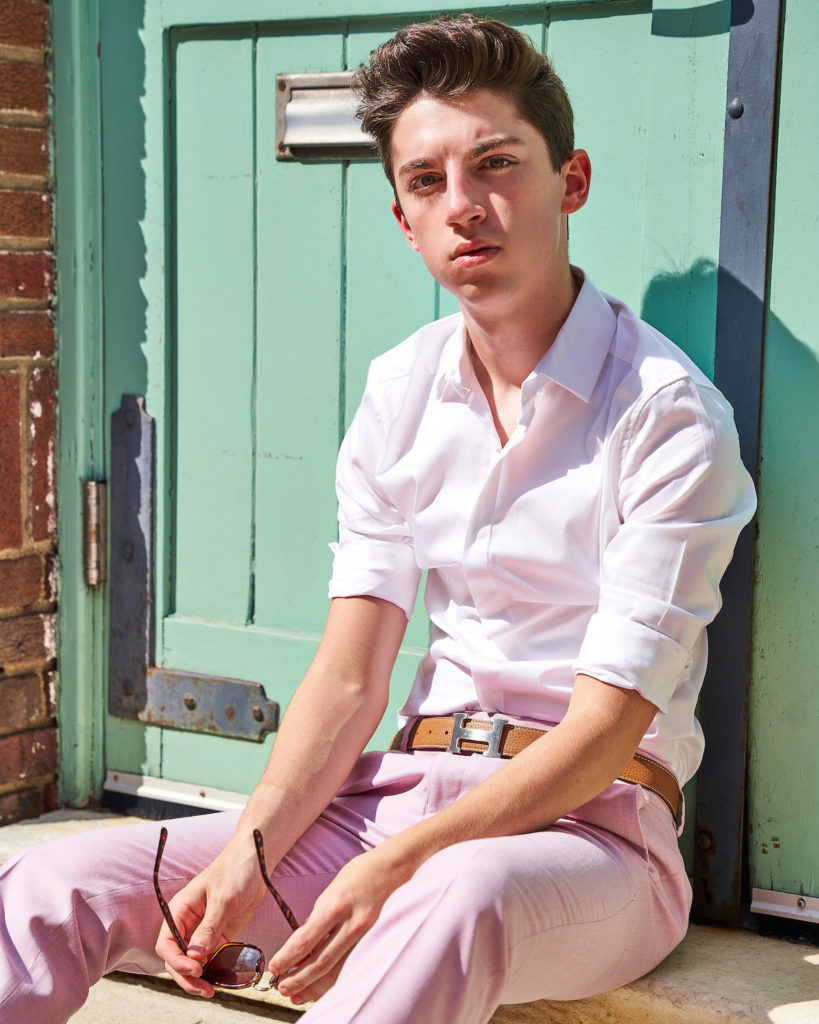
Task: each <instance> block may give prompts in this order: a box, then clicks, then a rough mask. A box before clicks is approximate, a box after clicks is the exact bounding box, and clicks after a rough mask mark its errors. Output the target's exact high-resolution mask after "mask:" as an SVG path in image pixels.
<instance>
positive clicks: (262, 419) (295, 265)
mask: <svg viewBox="0 0 819 1024" xmlns="http://www.w3.org/2000/svg"><path fill="white" fill-rule="evenodd" d="M343 45H344V44H343V38H342V36H341V35H340V34H339V33H338V32H328V33H311V34H310V35H309V36H308V37H306V38H301V39H300V38H299V37H295V38H294V37H288V36H278V37H275V36H274V37H267V38H260V39H259V42H258V73H257V80H258V100H257V119H256V129H257V134H256V138H257V147H258V189H257V197H258V198H257V203H258V226H257V235H258V251H259V262H258V281H257V301H258V311H259V312H258V336H257V353H258V354H257V360H258V381H257V393H256V408H257V421H258V430H257V452H256V476H257V486H256V498H255V509H254V515H255V550H256V565H255V615H254V619H253V621H254V622H255V623H256V625H258V626H266V627H270V628H275V629H279V630H294V631H297V632H299V631H301V632H312V633H315V634H317V633H319V632H320V630H321V626H322V620H323V617H324V614H325V611H326V607H327V579H328V577H329V572H330V564H331V554H330V551H329V549H328V546H327V545H328V543H329V542H330V541H332V540H335V537H336V517H335V502H334V495H333V478H334V473H335V460H336V453H337V450H338V433H339V416H340V415H341V413H340V409H339V368H340V364H341V344H342V342H341V327H340V317H341V307H342V295H343V287H344V282H343V275H344V259H343V251H342V250H343V241H342V238H343V224H344V218H345V211H344V189H343V169H342V168H341V166H340V165H339V164H318V165H312V166H303V165H300V164H296V163H283V162H280V161H278V160H277V159H276V148H275V147H276V139H275V131H274V120H275V97H276V81H275V78H276V74H278V73H285V72H292V71H303V70H308V71H310V70H320V69H322V68H327V67H331V68H337V67H340V66H341V63H342V61H343ZM296 681H297V680H293V681H292V682H291V683H290V684H289V688H288V689H287V691H286V693H287V694H289V693H290V692H292V686H293V685H294V683H295V682H296Z"/></svg>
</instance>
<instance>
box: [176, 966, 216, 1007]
mask: <svg viewBox="0 0 819 1024" xmlns="http://www.w3.org/2000/svg"><path fill="white" fill-rule="evenodd" d="M165 969H166V971H167V972H168V974H170V976H171V977H172V978H173V980H174V981H175V982H176V984H177V985H178V986H179V987H180V988H181V989H182V990H183V992H187V993H188V995H191V996H205V998H207V999H209V998H210V997H211V996H212V995H213V993H214V991H215V989H214V987H213V985H211V984H210V982H207V981H203V980H202V979H201V978H194V977H190V976H189V975H187V974H181V973H180V972H179V971H177V970H175V969H174V967H173V966H172V965H171V964H169V963H168V962H167V961H166V962H165Z"/></svg>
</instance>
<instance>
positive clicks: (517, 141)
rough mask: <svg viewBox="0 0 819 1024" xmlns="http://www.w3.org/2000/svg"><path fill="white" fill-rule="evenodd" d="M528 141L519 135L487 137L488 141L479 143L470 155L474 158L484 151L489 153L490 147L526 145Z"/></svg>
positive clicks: (481, 154)
mask: <svg viewBox="0 0 819 1024" xmlns="http://www.w3.org/2000/svg"><path fill="white" fill-rule="evenodd" d="M525 145H526V142H525V141H524V140H523V139H521V138H518V136H517V135H504V136H502V137H501V138H499V139H487V140H486V142H481V143H480V144H479V145H477V146H475V148H474V149H473V150H472V151H471V152H470V154H469V155H470V156H471V157H472V158H473V160H474V158H475V157H478V156H483V154H484V153H488V152H489V150H490V149H501V148H502V147H503V146H525Z"/></svg>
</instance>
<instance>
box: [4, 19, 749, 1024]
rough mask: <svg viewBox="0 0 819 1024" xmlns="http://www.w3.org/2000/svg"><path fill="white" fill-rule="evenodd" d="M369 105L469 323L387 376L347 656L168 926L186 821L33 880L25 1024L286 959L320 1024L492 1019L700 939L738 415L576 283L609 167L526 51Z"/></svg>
mask: <svg viewBox="0 0 819 1024" xmlns="http://www.w3.org/2000/svg"><path fill="white" fill-rule="evenodd" d="M357 88H358V91H359V94H360V96H361V99H362V107H363V124H364V127H365V129H366V130H367V131H369V132H370V133H372V134H373V135H374V136H375V137H376V139H377V141H378V145H379V148H380V152H381V156H382V159H383V162H384V168H385V171H386V173H387V176H388V178H389V180H390V182H391V184H392V185H393V188H394V192H395V199H394V201H393V204H392V209H393V213H394V215H395V217H396V220H397V221H398V225H399V227H400V229H401V231H402V232H403V233H404V235H405V237H406V239H407V241H408V243H409V244H410V246H412V248H413V249H415V250H417V251H418V252H419V253H420V254H421V257H422V258H423V260H424V262H425V264H426V266H427V267H428V269H429V271H430V273H431V274H432V275H433V277H434V278H435V279H436V281H438V282H439V283H440V284H441V285H442V286H443V287H444V288H446V289H448V290H449V291H450V292H452V293H453V294H454V295H455V296H456V298H457V300H458V304H459V307H460V313H459V314H457V315H455V316H452V317H448V318H446V319H444V320H441V321H438V322H436V323H433V324H430V325H428V326H426V327H422V328H421V329H420V330H419V331H418V332H417V333H416V334H414V335H413V336H412V337H410V338H409V339H407V340H406V341H405V342H403V344H401V345H399V346H398V347H397V348H393V349H392V350H391V351H389V352H387V353H386V354H384V355H382V356H380V357H379V358H377V359H376V360H375V361H374V363H373V364H372V367H371V370H370V374H369V379H368V383H367V388H366V392H365V395H364V398H363V401H362V404H361V407H360V409H359V410H358V413H357V415H356V417H355V420H354V422H353V424H352V426H351V428H350V431H349V434H348V436H347V438H346V439H345V441H344V444H343V446H342V449H341V452H340V456H339V463H338V474H337V489H338V498H339V523H340V533H339V543H338V545H337V548H336V552H335V562H334V571H333V578H332V581H331V584H330V595H331V597H332V603H331V607H330V611H329V616H328V620H327V626H326V629H325V632H324V637H323V639H322V642H321V645H320V648H319V651H318V653H317V655H316V657H315V660H314V662H313V664H312V665H311V667H310V669H309V671H308V672H307V675H306V676H305V678H304V680H303V682H302V684H301V686H300V688H299V690H298V692H297V693H296V695H295V697H294V698H293V700H292V702H291V703H290V706H289V707H288V710H287V713H286V715H285V717H284V719H283V721H282V724H281V728H280V731H279V734H278V736H277V738H276V743H275V746H274V749H273V752H272V754H271V757H270V762H269V765H268V768H267V769H266V771H265V774H264V776H263V778H262V779H261V781H260V782H259V783H258V785H257V786H256V788H255V790H254V792H253V794H252V796H251V797H250V799H249V801H248V804H247V807H246V809H245V810H244V812H243V813H242V814H241V815H239V814H221V815H209V816H206V817H204V818H188V819H184V820H181V821H178V822H171V823H169V824H168V838H167V848H166V850H165V851H164V854H163V859H162V862H161V865H160V868H159V871H158V886H159V888H160V891H161V892H164V893H165V894H167V895H170V894H171V893H173V894H174V895H173V898H172V899H171V900H170V909H167V907H166V908H165V922H164V923H163V916H162V914H163V911H162V910H161V909H160V906H159V904H158V902H157V899H156V897H155V891H154V883H153V878H152V873H153V867H154V861H155V857H156V846H157V839H158V833H159V828H158V826H157V825H155V824H146V825H144V826H131V827H129V828H127V829H122V830H112V831H108V830H106V831H105V832H95V833H94V835H93V838H92V839H87V838H85V837H79V838H75V839H71V840H66V841H63V842H62V845H61V847H60V848H56V847H51V848H48V847H42V848H35V849H33V850H31V851H30V852H29V853H28V854H27V855H26V856H24V857H23V858H22V859H20V860H19V861H18V862H17V863H16V864H15V865H14V866H12V867H11V868H10V870H7V871H6V877H5V878H4V880H3V883H2V885H3V888H2V899H3V912H4V917H5V921H4V927H3V932H2V941H3V943H4V944H5V946H6V964H5V966H4V969H3V970H4V974H5V978H4V979H3V980H2V984H0V1015H2V1018H3V1020H4V1021H5V1022H7V1024H24V1022H25V1024H37V1022H43V1024H45V1022H49V1024H50V1022H55V1021H63V1020H65V1019H66V1018H67V1017H68V1016H69V1015H70V1014H71V1013H72V1012H73V1011H74V1010H76V1008H77V1007H78V1006H80V1005H81V1003H82V1001H83V1000H84V998H85V996H86V994H87V990H88V985H89V984H91V983H93V982H94V981H96V980H97V979H98V978H99V977H100V976H101V975H102V974H104V973H105V972H107V971H111V970H115V969H116V970H131V971H144V972H151V971H156V970H158V969H160V968H162V967H163V966H164V967H166V969H167V970H169V971H170V972H171V974H172V975H173V977H174V978H175V979H176V980H177V982H178V983H179V985H180V986H181V987H182V988H183V989H184V990H185V991H187V992H191V993H199V994H201V995H205V996H209V995H211V994H213V992H214V983H216V984H217V985H218V984H221V985H224V984H226V983H227V984H230V983H232V982H239V983H250V982H251V981H252V980H253V978H254V977H255V976H256V973H258V972H256V973H254V971H255V968H254V967H253V966H252V964H251V967H247V963H248V962H250V961H252V960H253V958H254V957H256V956H258V957H260V958H261V959H260V961H259V962H260V963H261V966H262V967H263V966H264V958H265V955H266V956H267V957H272V959H271V960H270V963H269V966H270V969H271V971H272V972H273V974H274V976H276V978H277V980H278V988H279V991H280V992H281V993H284V994H285V995H288V996H290V998H291V999H292V1000H293V1002H294V1003H296V1004H299V1003H304V1002H307V1001H311V1000H316V999H318V1002H317V1003H316V1004H315V1006H313V1007H312V1008H311V1009H310V1010H309V1011H308V1012H307V1015H306V1016H305V1018H304V1020H305V1024H308V1022H309V1024H318V1022H326V1024H346V1022H358V1024H363V1022H366V1024H401V1022H409V1021H413V1022H418V1021H424V1022H425V1024H458V1022H463V1024H479V1022H482V1021H486V1020H488V1019H489V1017H490V1016H491V1015H492V1013H493V1011H494V1009H495V1008H496V1007H497V1006H498V1004H500V1003H509V1002H521V1001H528V1000H533V999H537V998H550V999H576V998H578V997H581V996H586V995H590V994H592V993H595V992H600V991H603V990H606V989H609V988H613V987H615V986H618V985H622V984H625V983H627V982H629V981H631V980H633V979H635V978H637V977H639V976H641V975H642V974H644V973H645V972H647V971H649V970H650V969H651V968H652V967H654V966H655V965H656V964H657V963H659V962H660V961H661V960H662V959H663V958H664V957H665V956H666V955H667V954H668V953H669V951H670V950H671V949H673V948H674V946H675V945H676V944H677V943H678V942H679V941H680V939H681V938H682V936H683V935H684V933H685V930H686V925H687V918H688V911H689V904H690V888H689V883H688V879H687V877H686V873H685V870H684V867H683V863H682V860H681V857H680V854H679V851H678V847H677V824H676V823H677V819H678V817H679V814H680V807H679V803H680V794H679V787H680V786H681V785H682V784H683V783H684V782H685V781H686V780H687V779H688V778H690V777H691V775H692V774H693V773H694V771H695V770H696V768H697V765H698V763H699V760H700V756H701V751H702V744H703V740H702V734H701V730H700V728H699V726H698V724H697V722H696V720H695V718H694V706H695V703H696V700H697V694H698V691H699V688H700V685H701V683H702V679H703V673H704V670H705V659H706V639H705V627H706V625H707V623H708V622H709V621H710V620H711V619H712V618H713V616H714V615H715V614H716V612H717V610H718V608H719V601H720V599H719V591H718V583H719V579H720V577H721V575H722V573H723V571H724V569H725V567H726V565H727V563H728V561H729V560H730V557H731V554H732V551H733V547H734V543H735V541H736V538H737V535H738V533H739V531H740V529H741V528H742V526H743V524H744V523H746V522H747V521H748V520H749V519H750V517H751V515H752V513H753V509H754V497H753V492H752V487H751V483H750V480H749V477H748V475H747V473H746V472H745V471H744V469H743V467H742V464H741V462H740V458H739V452H738V445H737V438H736V433H735V429H734V426H733V422H732V417H731V410H730V408H729V407H728V405H727V403H726V402H725V400H724V399H723V398H722V396H721V395H720V394H719V393H718V392H717V390H716V389H715V388H714V386H713V385H712V384H711V382H710V381H709V380H708V379H707V378H706V377H705V376H704V375H703V374H702V373H700V372H699V370H697V369H696V367H695V366H694V365H693V364H692V363H691V362H690V361H689V360H688V359H687V357H686V356H685V355H683V354H682V353H681V352H680V351H679V350H678V349H677V348H675V346H674V345H673V344H672V343H671V342H669V341H668V340H667V339H665V338H664V337H662V336H661V335H660V334H658V332H657V331H655V330H653V329H652V328H651V327H649V326H648V325H647V324H645V323H643V322H641V321H640V320H639V319H638V317H637V316H636V315H635V314H634V313H633V312H632V311H631V310H630V309H629V308H628V307H627V306H625V305H624V304H623V303H622V302H619V301H617V300H616V299H613V298H611V297H609V296H606V295H604V294H602V293H601V292H599V291H598V290H597V289H596V288H595V287H594V285H593V284H592V283H591V281H590V280H589V279H588V278H587V277H586V276H585V275H584V274H583V272H582V271H581V270H579V269H577V268H575V267H572V266H571V265H570V263H569V257H568V226H567V221H568V217H569V215H570V214H573V213H575V212H576V211H577V210H579V209H580V208H581V207H582V206H583V204H584V203H585V201H586V198H587V196H588V192H589V183H590V175H591V168H590V163H589V158H588V156H587V154H586V153H585V152H584V151H583V150H582V149H575V148H574V139H573V128H572V112H571V107H570V105H569V101H568V99H567V97H566V93H565V91H564V89H563V86H562V84H561V82H560V81H559V79H558V78H557V77H556V76H555V74H554V71H553V70H552V68H551V66H550V64H549V62H548V60H547V59H546V58H545V57H543V56H542V55H541V54H539V53H537V51H536V50H535V49H534V48H533V47H532V46H531V44H530V43H529V42H528V41H527V40H526V39H525V38H524V37H523V36H521V35H520V34H519V33H517V32H516V31H514V30H512V29H510V28H507V27H506V26H504V25H501V24H499V23H497V22H493V21H485V20H479V19H476V18H473V17H471V16H465V17H461V18H456V19H443V20H438V21H435V22H431V23H427V24H421V25H414V26H410V27H408V28H406V29H402V30H401V31H400V32H399V33H398V34H397V35H396V37H395V38H394V39H392V40H390V41H389V42H387V43H385V44H384V45H383V46H382V47H380V48H379V49H378V50H377V51H376V52H375V53H374V54H373V56H372V58H371V60H370V62H369V64H368V65H367V66H365V67H362V68H361V69H360V70H359V72H358V75H357ZM385 332H386V334H387V335H388V334H389V325H388V324H387V325H385ZM424 569H426V570H427V572H428V581H427V587H426V607H427V612H428V614H429V618H430V622H431V628H430V646H429V650H428V652H427V653H426V655H425V656H424V658H423V660H422V661H421V663H420V665H419V667H418V671H417V674H416V678H415V682H414V685H413V687H412V691H411V693H410V694H409V695H408V697H407V701H406V704H405V706H404V708H403V712H402V719H403V723H404V724H403V726H402V728H401V731H400V732H399V734H398V736H397V737H396V740H395V741H394V743H393V746H392V749H391V750H389V751H387V752H385V753H367V754H364V755H362V751H363V749H364V747H365V746H366V744H367V742H368V741H369V739H370V737H371V735H372V733H373V731H374V729H375V728H376V725H377V724H378V722H379V720H380V718H381V716H382V714H383V712H384V709H385V707H386V703H387V693H388V685H389V679H390V672H391V670H392V667H393V662H394V661H395V658H396V654H397V652H398V648H399V645H400V643H401V639H402V636H403V634H404V630H405V626H406V622H407V618H408V616H409V614H410V612H411V609H412V607H413V604H414V600H415V594H416V589H417V586H418V581H419V578H420V574H421V571H422V570H424ZM635 755H637V756H636V757H635ZM254 830H257V832H258V838H257V841H256V842H255V843H254ZM262 849H263V850H264V853H265V856H266V863H267V865H268V867H269V868H270V875H271V877H272V884H273V886H274V887H275V889H276V890H277V891H278V892H279V893H280V894H281V897H283V902H284V903H285V905H286V906H288V907H289V908H292V910H291V909H288V910H287V913H288V914H290V917H289V918H286V917H285V916H284V915H283V914H282V913H281V911H280V908H279V905H277V902H276V901H274V900H273V899H271V897H270V896H269V894H268V890H267V887H266V885H265V881H264V880H263V875H262V872H260V870H259V858H258V857H257V853H259V852H260V851H261V850H262ZM157 863H159V862H158V860H157ZM281 897H279V899H280V900H281ZM171 920H173V921H174V926H173V928H172V927H171V926H170V924H169V923H168V922H169V921H171ZM298 922H302V924H301V926H300V927H297V923H298ZM294 927H295V928H296V930H295V931H293V930H292V929H293V928H294ZM175 932H176V934H175ZM157 936H158V940H157ZM226 941H228V942H235V943H236V945H230V946H228V947H226V948H225V949H222V950H221V951H220V952H215V951H217V950H219V948H220V946H221V944H222V943H224V942H226ZM245 944H252V947H253V948H255V947H258V949H256V952H255V953H254V952H253V951H252V948H251V947H250V946H247V945H245ZM154 946H155V949H154ZM259 950H263V951H265V953H264V954H262V953H259ZM242 958H245V959H242ZM247 958H250V960H248V959H247Z"/></svg>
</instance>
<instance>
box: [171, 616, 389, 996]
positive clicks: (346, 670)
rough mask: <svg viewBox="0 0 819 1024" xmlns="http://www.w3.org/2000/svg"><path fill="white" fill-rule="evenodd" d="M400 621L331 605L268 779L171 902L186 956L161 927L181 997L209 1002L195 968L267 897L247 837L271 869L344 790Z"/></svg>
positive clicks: (377, 711) (370, 725)
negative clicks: (258, 841)
mask: <svg viewBox="0 0 819 1024" xmlns="http://www.w3.org/2000/svg"><path fill="white" fill-rule="evenodd" d="M406 624H407V623H406V617H405V615H404V612H403V611H402V610H401V609H400V608H398V607H397V606H396V605H394V604H391V603H390V602H389V601H383V600H380V599H379V598H374V597H353V598H336V599H335V600H334V601H333V602H332V604H331V606H330V612H329V615H328V618H327V625H326V627H325V630H324V635H323V637H322V641H321V644H320V646H319V649H318V651H317V653H316V656H315V658H314V659H313V662H312V664H311V665H310V668H309V669H308V671H307V673H306V675H305V677H304V679H303V680H302V682H301V684H300V686H299V688H298V690H297V691H296V693H295V695H294V696H293V699H292V700H291V701H290V704H289V706H288V708H287V712H286V714H285V715H284V718H283V719H282V722H281V726H280V728H279V731H278V734H277V736H276V741H275V743H274V746H273V750H272V752H271V755H270V758H269V761H268V764H267V767H266V769H265V772H264V774H263V776H262V778H261V780H260V781H259V783H258V785H257V786H256V788H255V789H254V791H253V793H252V795H251V796H250V798H249V800H248V803H247V805H246V807H245V810H244V811H243V813H242V816H241V818H240V821H239V824H238V826H237V829H236V831H235V833H234V835H233V837H232V839H231V840H230V842H229V843H228V845H227V846H226V847H225V849H224V851H223V852H222V853H221V854H220V855H219V857H217V858H216V860H215V861H214V862H213V863H212V864H211V865H210V866H209V867H208V868H206V869H205V870H204V871H203V872H202V873H201V874H199V875H198V876H197V877H196V878H194V879H193V880H192V881H191V882H190V883H189V884H188V885H187V886H185V888H184V889H183V890H181V892H179V893H178V894H177V895H176V896H175V897H174V899H173V900H171V908H172V910H173V913H174V917H175V918H176V920H177V924H178V925H179V927H180V928H181V930H182V932H183V934H184V935H185V936H186V937H189V948H188V955H187V956H185V955H184V954H183V953H182V952H181V951H180V949H179V947H178V946H177V945H176V942H175V941H174V939H173V937H172V935H171V934H170V931H169V929H168V927H167V925H163V927H162V931H161V933H160V936H159V939H158V941H157V947H156V948H157V953H158V954H159V955H160V956H161V957H162V958H163V960H165V962H166V966H167V968H168V970H169V972H170V973H171V974H172V975H173V977H174V978H175V979H176V981H177V983H178V984H179V985H180V986H181V987H182V988H184V989H185V990H186V991H187V992H191V993H197V994H202V995H211V994H212V993H213V987H212V986H211V985H209V984H208V983H207V982H204V981H202V980H201V979H200V978H199V974H200V973H201V969H202V968H201V965H202V964H203V963H204V962H205V961H206V960H207V958H208V956H209V955H210V953H211V952H212V951H213V949H214V948H215V947H216V946H217V945H218V944H219V942H221V941H223V940H224V939H226V938H230V939H235V938H237V937H241V928H242V927H243V925H244V924H245V923H246V922H247V921H248V920H249V919H250V917H251V916H252V914H253V911H254V910H255V909H256V907H257V906H258V904H259V902H260V901H261V899H262V898H263V896H264V892H265V891H266V890H265V889H264V885H263V883H262V881H261V878H260V875H259V869H258V865H257V864H256V854H255V848H254V844H253V838H252V834H253V829H254V828H258V829H260V830H261V832H262V835H263V837H264V843H265V851H266V854H267V860H268V863H269V864H271V865H272V864H276V863H277V862H278V861H279V860H280V859H281V858H282V856H284V854H285V853H286V852H287V851H288V850H289V849H290V847H291V846H292V845H293V843H294V842H295V841H296V840H297V839H298V838H299V836H301V835H302V833H303V832H304V831H305V830H306V829H307V828H308V827H309V826H310V825H311V824H312V823H313V821H314V820H315V819H316V818H317V817H318V815H319V814H320V813H321V812H322V811H323V810H324V808H325V807H326V806H327V804H328V803H329V802H330V801H331V800H332V799H333V797H334V796H335V795H336V793H337V792H338V790H339V789H340V788H341V785H342V783H343V782H344V779H345V778H346V777H347V775H348V774H349V772H350V770H351V769H352V767H353V765H354V764H355V762H356V759H357V758H358V756H359V755H360V754H361V751H362V750H363V749H364V747H365V746H366V744H367V742H368V741H369V739H370V737H371V736H372V734H373V732H374V730H375V728H376V727H377V725H378V723H379V721H380V719H381V716H382V715H383V713H384V709H385V708H386V706H387V699H388V695H389V681H390V673H391V672H392V667H393V664H394V662H395V658H396V656H397V653H398V648H399V646H400V644H401V640H402V638H403V635H404V631H405V629H406Z"/></svg>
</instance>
